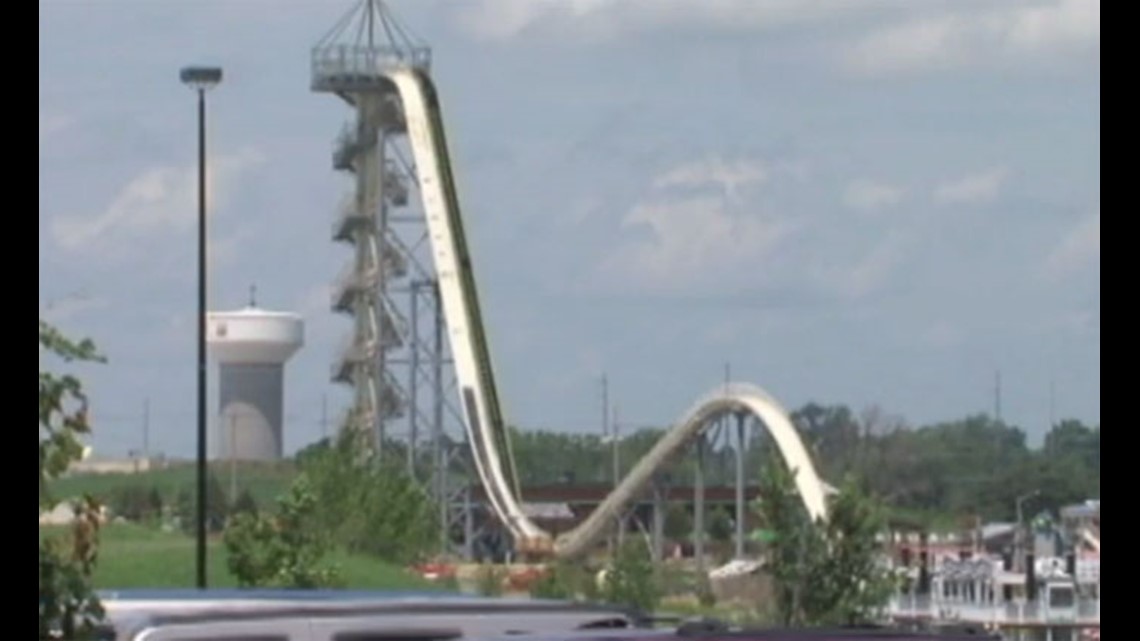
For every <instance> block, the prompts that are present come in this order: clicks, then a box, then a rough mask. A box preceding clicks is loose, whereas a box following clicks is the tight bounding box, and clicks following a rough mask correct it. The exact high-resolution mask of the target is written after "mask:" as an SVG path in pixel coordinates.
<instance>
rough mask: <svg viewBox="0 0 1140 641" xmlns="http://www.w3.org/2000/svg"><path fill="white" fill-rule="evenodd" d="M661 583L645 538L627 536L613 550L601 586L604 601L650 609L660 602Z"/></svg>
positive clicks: (642, 609) (644, 609)
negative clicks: (611, 560)
mask: <svg viewBox="0 0 1140 641" xmlns="http://www.w3.org/2000/svg"><path fill="white" fill-rule="evenodd" d="M661 596H662V594H661V586H660V581H659V578H658V576H657V572H656V571H655V570H654V567H653V560H652V558H651V556H650V554H649V548H648V546H646V545H645V541H644V540H642V539H640V538H638V537H631V538H630V539H629V540H627V541H626V542H625V543H623V544H622V545H621V546H620V547H619V548H618V549H617V552H616V553H615V554H614V559H613V563H612V565H611V566H610V568H609V569H608V570H607V572H606V577H605V583H604V585H603V586H602V594H601V597H602V600H603V601H605V602H607V603H612V604H615V605H621V606H624V607H629V608H637V609H639V610H641V611H643V612H653V611H654V610H656V609H657V605H658V604H659V603H660V602H661Z"/></svg>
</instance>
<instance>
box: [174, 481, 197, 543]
mask: <svg viewBox="0 0 1140 641" xmlns="http://www.w3.org/2000/svg"><path fill="white" fill-rule="evenodd" d="M194 505H195V501H194V495H193V494H191V492H190V490H189V489H188V488H185V487H184V488H182V489H180V490H178V494H176V495H175V496H174V506H173V509H172V511H173V515H174V518H175V520H176V521H177V522H178V528H179V529H180V530H182V531H183V532H185V533H187V534H194V531H195V528H194V524H195V523H197V515H196V513H195V510H194Z"/></svg>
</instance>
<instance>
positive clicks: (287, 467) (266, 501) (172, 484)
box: [51, 461, 297, 506]
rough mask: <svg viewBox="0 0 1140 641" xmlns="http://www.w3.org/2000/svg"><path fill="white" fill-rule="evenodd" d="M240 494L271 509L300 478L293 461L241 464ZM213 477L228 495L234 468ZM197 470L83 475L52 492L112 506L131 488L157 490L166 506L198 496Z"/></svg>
mask: <svg viewBox="0 0 1140 641" xmlns="http://www.w3.org/2000/svg"><path fill="white" fill-rule="evenodd" d="M234 472H235V474H234V476H235V477H236V480H237V486H238V491H239V492H240V491H242V490H245V489H248V490H249V492H250V494H251V495H253V498H254V500H255V501H257V504H258V505H259V506H270V505H273V502H274V501H275V500H276V498H277V497H278V496H279V495H280V494H282V493H283V492H284V491H285V490H286V489H287V488H288V486H289V483H290V482H291V481H292V480H293V478H294V477H295V476H296V475H297V471H296V468H295V467H294V465H293V464H292V463H291V462H289V461H283V462H280V463H240V464H238V465H236V466H235V467H234ZM210 473H211V474H213V475H214V476H215V477H216V478H217V479H218V481H219V482H220V483H221V485H222V487H223V488H224V489H225V491H226V492H227V493H228V492H229V489H230V473H231V470H230V466H229V464H227V463H212V464H210ZM195 478H196V473H195V467H194V464H193V463H172V464H170V466H169V467H166V468H164V469H155V470H148V471H145V472H139V473H137V474H112V473H105V474H100V473H83V474H73V475H70V476H67V477H64V478H61V479H58V480H56V481H54V482H52V484H51V492H52V494H53V495H54V496H56V497H58V498H70V497H78V496H82V495H83V494H90V495H92V496H94V497H95V498H97V499H99V500H100V501H101V502H103V503H104V504H109V503H110V502H111V501H112V498H113V497H114V495H115V494H116V492H118V491H119V490H121V489H123V488H128V487H141V488H143V489H146V490H150V489H151V488H154V489H157V490H158V492H159V494H161V495H162V499H163V501H164V502H165V503H168V504H169V503H172V502H173V501H174V499H175V497H176V496H177V495H178V492H179V491H181V490H185V491H187V492H190V493H191V495H193V494H194V490H195Z"/></svg>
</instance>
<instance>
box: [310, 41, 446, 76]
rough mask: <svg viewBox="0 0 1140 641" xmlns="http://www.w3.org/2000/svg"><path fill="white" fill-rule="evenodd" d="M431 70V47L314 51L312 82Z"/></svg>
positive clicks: (336, 47) (347, 47) (354, 47)
mask: <svg viewBox="0 0 1140 641" xmlns="http://www.w3.org/2000/svg"><path fill="white" fill-rule="evenodd" d="M430 66H431V49H430V48H429V47H412V48H403V47H385V46H361V45H331V46H326V47H316V48H314V49H313V54H312V74H313V76H312V80H313V84H314V85H317V84H319V83H324V82H328V81H330V80H335V79H339V78H344V77H349V76H351V77H356V78H376V79H380V78H381V77H383V71H382V70H383V69H384V68H391V67H416V68H420V69H427V68H429V67H430Z"/></svg>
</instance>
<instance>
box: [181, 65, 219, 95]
mask: <svg viewBox="0 0 1140 641" xmlns="http://www.w3.org/2000/svg"><path fill="white" fill-rule="evenodd" d="M178 78H179V79H180V80H181V81H182V83H183V84H185V85H188V86H190V87H192V88H194V89H197V90H199V91H204V90H206V89H212V88H213V87H215V86H216V85H217V84H218V83H219V82H221V81H222V68H221V67H183V68H182V71H181V72H179V74H178Z"/></svg>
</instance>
